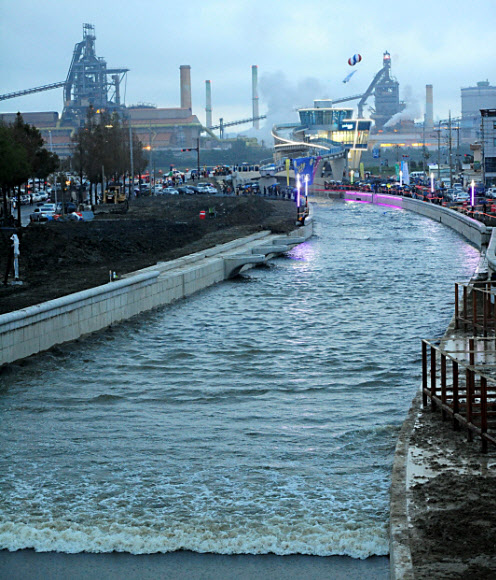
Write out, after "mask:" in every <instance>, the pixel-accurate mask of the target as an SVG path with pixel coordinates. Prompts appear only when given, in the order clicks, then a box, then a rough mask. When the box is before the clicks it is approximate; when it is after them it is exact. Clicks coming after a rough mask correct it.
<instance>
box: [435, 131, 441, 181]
mask: <svg viewBox="0 0 496 580" xmlns="http://www.w3.org/2000/svg"><path fill="white" fill-rule="evenodd" d="M436 133H437V180H438V182H439V183H441V121H439V128H438V129H436Z"/></svg>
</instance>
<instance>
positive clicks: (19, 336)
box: [0, 219, 313, 366]
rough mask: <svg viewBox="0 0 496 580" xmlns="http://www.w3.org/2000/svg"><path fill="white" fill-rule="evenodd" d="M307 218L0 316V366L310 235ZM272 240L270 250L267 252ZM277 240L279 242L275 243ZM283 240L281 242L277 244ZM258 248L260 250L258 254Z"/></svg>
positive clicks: (181, 294) (179, 294)
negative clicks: (290, 228)
mask: <svg viewBox="0 0 496 580" xmlns="http://www.w3.org/2000/svg"><path fill="white" fill-rule="evenodd" d="M312 231H313V226H312V221H311V220H310V219H309V220H308V222H307V224H306V225H305V226H304V227H300V228H298V229H297V230H295V231H294V232H292V234H290V235H289V236H276V235H272V234H271V233H270V232H268V231H265V232H259V233H256V234H253V235H251V236H248V237H246V238H242V239H239V240H234V241H232V242H229V243H227V244H222V245H219V246H216V247H214V248H210V249H208V250H205V251H204V252H199V253H196V254H191V255H189V256H185V257H183V258H179V259H177V260H172V261H170V262H163V263H158V264H156V265H155V266H152V267H150V268H145V269H143V270H140V271H139V272H134V273H133V274H128V275H126V276H125V277H124V278H123V279H121V280H117V281H113V282H109V283H108V284H104V285H102V286H98V287H96V288H91V289H89V290H84V291H82V292H77V293H74V294H70V295H68V296H64V297H62V298H57V299H55V300H50V301H48V302H43V303H41V304H37V305H35V306H31V307H29V308H24V309H22V310H16V311H15V312H9V313H7V314H2V315H0V366H1V365H3V364H6V363H9V362H13V361H16V360H19V359H22V358H25V357H28V356H30V355H32V354H35V353H38V352H42V351H44V350H48V349H49V348H51V347H52V346H54V345H57V344H62V343H64V342H68V341H71V340H75V339H77V338H79V337H81V336H84V335H86V334H90V333H92V332H96V331H98V330H101V329H103V328H106V327H108V326H110V325H112V324H115V323H117V322H121V321H123V320H126V319H128V318H131V317H132V316H135V315H137V314H140V313H141V312H145V311H147V310H151V309H152V308H156V307H158V306H162V305H165V304H169V303H171V302H173V301H174V300H178V299H180V298H185V297H186V296H190V295H191V294H193V293H194V292H198V291H199V290H202V289H204V288H207V287H208V286H211V285H213V284H216V283H218V282H221V281H222V280H225V279H226V278H228V277H230V275H231V274H232V272H233V271H234V272H235V271H239V269H240V268H247V267H250V266H252V265H253V264H256V263H262V262H263V261H265V260H266V259H268V258H270V257H273V256H274V255H277V254H278V253H282V251H283V250H284V249H290V248H291V247H293V246H295V245H297V244H298V243H301V241H302V240H303V239H307V238H309V237H310V236H311V235H312ZM271 244H272V246H273V248H275V249H274V252H271V251H270V250H271ZM276 244H278V245H276ZM281 244H282V245H281ZM257 248H263V249H264V251H263V252H261V253H260V254H259V253H257Z"/></svg>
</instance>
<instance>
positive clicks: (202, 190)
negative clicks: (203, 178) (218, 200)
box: [195, 183, 210, 194]
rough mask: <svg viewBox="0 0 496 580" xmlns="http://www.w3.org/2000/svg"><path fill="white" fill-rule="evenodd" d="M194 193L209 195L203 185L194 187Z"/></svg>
mask: <svg viewBox="0 0 496 580" xmlns="http://www.w3.org/2000/svg"><path fill="white" fill-rule="evenodd" d="M195 190H196V193H204V194H205V193H207V194H208V193H210V192H209V191H208V189H207V186H206V185H204V184H203V183H199V184H198V185H197V186H196V187H195Z"/></svg>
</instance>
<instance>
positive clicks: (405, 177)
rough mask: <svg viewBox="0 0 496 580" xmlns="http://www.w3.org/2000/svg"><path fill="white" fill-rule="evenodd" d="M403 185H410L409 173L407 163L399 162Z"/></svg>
mask: <svg viewBox="0 0 496 580" xmlns="http://www.w3.org/2000/svg"><path fill="white" fill-rule="evenodd" d="M401 171H402V180H403V185H410V173H409V172H408V161H402V162H401Z"/></svg>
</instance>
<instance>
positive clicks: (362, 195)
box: [343, 191, 492, 249]
mask: <svg viewBox="0 0 496 580" xmlns="http://www.w3.org/2000/svg"><path fill="white" fill-rule="evenodd" d="M343 193H344V199H345V200H353V201H362V202H365V203H374V204H377V205H389V206H393V207H401V208H403V209H407V210H410V211H414V212H415V213H418V214H421V215H424V216H426V217H429V218H431V219H433V220H436V221H438V222H440V223H442V224H444V225H446V226H448V227H450V228H452V229H454V230H455V231H457V232H458V233H460V234H461V235H462V236H464V237H465V238H466V239H467V240H469V241H470V242H472V243H473V244H474V245H475V246H477V247H478V248H479V249H481V248H482V247H484V246H487V245H488V244H489V241H490V239H491V233H492V228H489V227H487V226H485V225H484V224H482V223H481V222H479V221H477V220H474V219H473V218H471V217H469V216H467V215H465V214H463V213H460V212H458V211H455V210H453V209H449V208H447V207H443V206H442V205H437V204H434V203H428V202H425V201H421V200H419V199H413V198H411V197H401V196H397V195H387V194H382V193H368V192H360V191H346V192H343Z"/></svg>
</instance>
